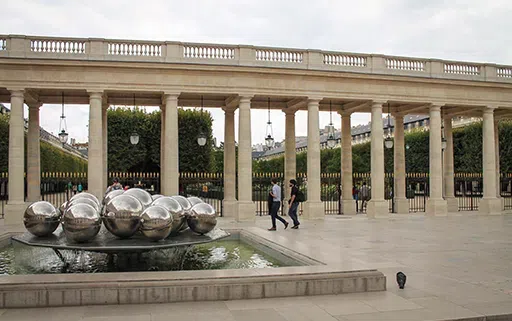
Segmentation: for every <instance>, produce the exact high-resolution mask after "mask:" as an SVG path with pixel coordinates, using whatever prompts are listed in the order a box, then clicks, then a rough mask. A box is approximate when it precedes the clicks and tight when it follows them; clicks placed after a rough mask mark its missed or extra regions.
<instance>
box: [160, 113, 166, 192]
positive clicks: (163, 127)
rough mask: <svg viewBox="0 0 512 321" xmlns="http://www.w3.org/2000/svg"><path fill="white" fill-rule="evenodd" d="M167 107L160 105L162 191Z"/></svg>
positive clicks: (162, 184)
mask: <svg viewBox="0 0 512 321" xmlns="http://www.w3.org/2000/svg"><path fill="white" fill-rule="evenodd" d="M164 147H165V108H164V106H160V193H161V194H162V193H163V190H164V182H165V163H164V159H165V158H164V154H165V148H164Z"/></svg>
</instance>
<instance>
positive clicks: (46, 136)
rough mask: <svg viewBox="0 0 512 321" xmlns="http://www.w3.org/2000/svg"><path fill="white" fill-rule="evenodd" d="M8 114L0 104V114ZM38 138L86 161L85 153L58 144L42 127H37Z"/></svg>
mask: <svg viewBox="0 0 512 321" xmlns="http://www.w3.org/2000/svg"><path fill="white" fill-rule="evenodd" d="M10 112H11V111H10V110H9V109H8V108H7V107H5V106H4V105H3V104H0V114H8V113H10ZM25 131H28V119H25ZM39 137H40V139H41V140H42V141H45V142H47V143H49V144H52V145H53V146H55V147H57V148H60V149H62V150H64V151H65V152H66V153H69V154H71V155H73V156H77V157H80V158H82V159H84V160H87V152H86V153H85V154H84V153H83V152H81V151H80V150H78V149H77V148H75V147H74V146H72V144H68V143H66V144H62V143H61V142H60V139H59V137H57V136H55V135H53V134H52V133H49V132H48V131H46V130H45V129H44V128H42V127H39ZM71 141H72V142H73V141H74V139H73V138H72V139H71Z"/></svg>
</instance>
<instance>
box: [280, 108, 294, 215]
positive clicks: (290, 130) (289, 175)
mask: <svg viewBox="0 0 512 321" xmlns="http://www.w3.org/2000/svg"><path fill="white" fill-rule="evenodd" d="M284 112H285V114H286V123H285V142H284V148H285V151H284V183H283V186H284V200H285V205H288V200H289V199H290V193H291V190H290V184H289V182H290V180H291V179H297V178H296V176H297V154H296V152H295V110H285V111H284Z"/></svg>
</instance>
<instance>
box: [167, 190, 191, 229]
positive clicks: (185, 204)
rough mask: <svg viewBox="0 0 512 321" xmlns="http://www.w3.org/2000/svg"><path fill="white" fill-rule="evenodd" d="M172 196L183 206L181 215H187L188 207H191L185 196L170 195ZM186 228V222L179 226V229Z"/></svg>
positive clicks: (188, 212) (188, 213)
mask: <svg viewBox="0 0 512 321" xmlns="http://www.w3.org/2000/svg"><path fill="white" fill-rule="evenodd" d="M171 197H172V198H174V199H175V200H176V201H178V203H180V205H181V207H182V208H183V215H184V216H185V217H187V216H188V215H190V209H191V208H192V204H190V202H189V201H188V199H187V198H186V197H183V196H181V195H176V196H171ZM187 228H188V226H187V224H183V226H182V227H181V230H182V231H183V230H186V229H187Z"/></svg>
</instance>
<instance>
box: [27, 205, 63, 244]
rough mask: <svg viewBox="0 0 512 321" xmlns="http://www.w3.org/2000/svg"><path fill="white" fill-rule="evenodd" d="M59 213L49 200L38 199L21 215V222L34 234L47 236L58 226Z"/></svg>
mask: <svg viewBox="0 0 512 321" xmlns="http://www.w3.org/2000/svg"><path fill="white" fill-rule="evenodd" d="M60 218H61V214H60V211H58V210H57V209H56V208H55V206H53V205H52V204H51V203H49V202H45V201H39V202H35V203H33V204H31V205H30V206H29V207H27V209H26V210H25V214H24V215H23V224H24V225H25V228H26V229H27V231H29V232H30V233H32V234H33V235H35V236H39V237H42V236H49V235H51V234H52V233H53V232H54V231H55V230H56V229H57V227H59V223H60Z"/></svg>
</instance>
